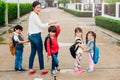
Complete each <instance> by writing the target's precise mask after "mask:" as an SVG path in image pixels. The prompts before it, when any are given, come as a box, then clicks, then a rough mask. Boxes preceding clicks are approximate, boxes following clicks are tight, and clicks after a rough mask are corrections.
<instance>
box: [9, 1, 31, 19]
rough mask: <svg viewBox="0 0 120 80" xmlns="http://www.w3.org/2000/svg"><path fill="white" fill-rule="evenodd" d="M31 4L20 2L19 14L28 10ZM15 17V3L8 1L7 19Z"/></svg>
mask: <svg viewBox="0 0 120 80" xmlns="http://www.w3.org/2000/svg"><path fill="white" fill-rule="evenodd" d="M31 10H32V5H31V4H30V3H21V4H20V16H22V15H24V14H26V13H28V12H30V11H31ZM15 18H17V3H8V19H9V20H12V19H15Z"/></svg>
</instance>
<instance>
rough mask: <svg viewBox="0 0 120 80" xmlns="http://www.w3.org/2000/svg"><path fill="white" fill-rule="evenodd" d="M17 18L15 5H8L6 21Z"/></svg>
mask: <svg viewBox="0 0 120 80" xmlns="http://www.w3.org/2000/svg"><path fill="white" fill-rule="evenodd" d="M15 18H17V4H16V3H8V20H9V21H10V20H12V19H15Z"/></svg>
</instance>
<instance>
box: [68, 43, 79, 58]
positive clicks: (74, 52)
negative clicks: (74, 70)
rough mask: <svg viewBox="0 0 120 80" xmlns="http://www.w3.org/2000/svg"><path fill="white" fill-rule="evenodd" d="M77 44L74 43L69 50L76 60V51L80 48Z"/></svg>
mask: <svg viewBox="0 0 120 80" xmlns="http://www.w3.org/2000/svg"><path fill="white" fill-rule="evenodd" d="M76 45H77V43H74V44H73V45H71V46H70V48H69V50H70V54H71V56H72V57H73V58H74V59H75V58H76V51H77V50H78V48H79V46H77V48H76Z"/></svg>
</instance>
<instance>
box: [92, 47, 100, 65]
mask: <svg viewBox="0 0 120 80" xmlns="http://www.w3.org/2000/svg"><path fill="white" fill-rule="evenodd" d="M98 60H99V48H98V47H97V46H95V50H94V54H93V62H94V64H97V63H98Z"/></svg>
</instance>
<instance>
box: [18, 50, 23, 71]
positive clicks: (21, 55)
mask: <svg viewBox="0 0 120 80" xmlns="http://www.w3.org/2000/svg"><path fill="white" fill-rule="evenodd" d="M22 59H23V49H22V50H21V51H20V54H19V68H20V69H22Z"/></svg>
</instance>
